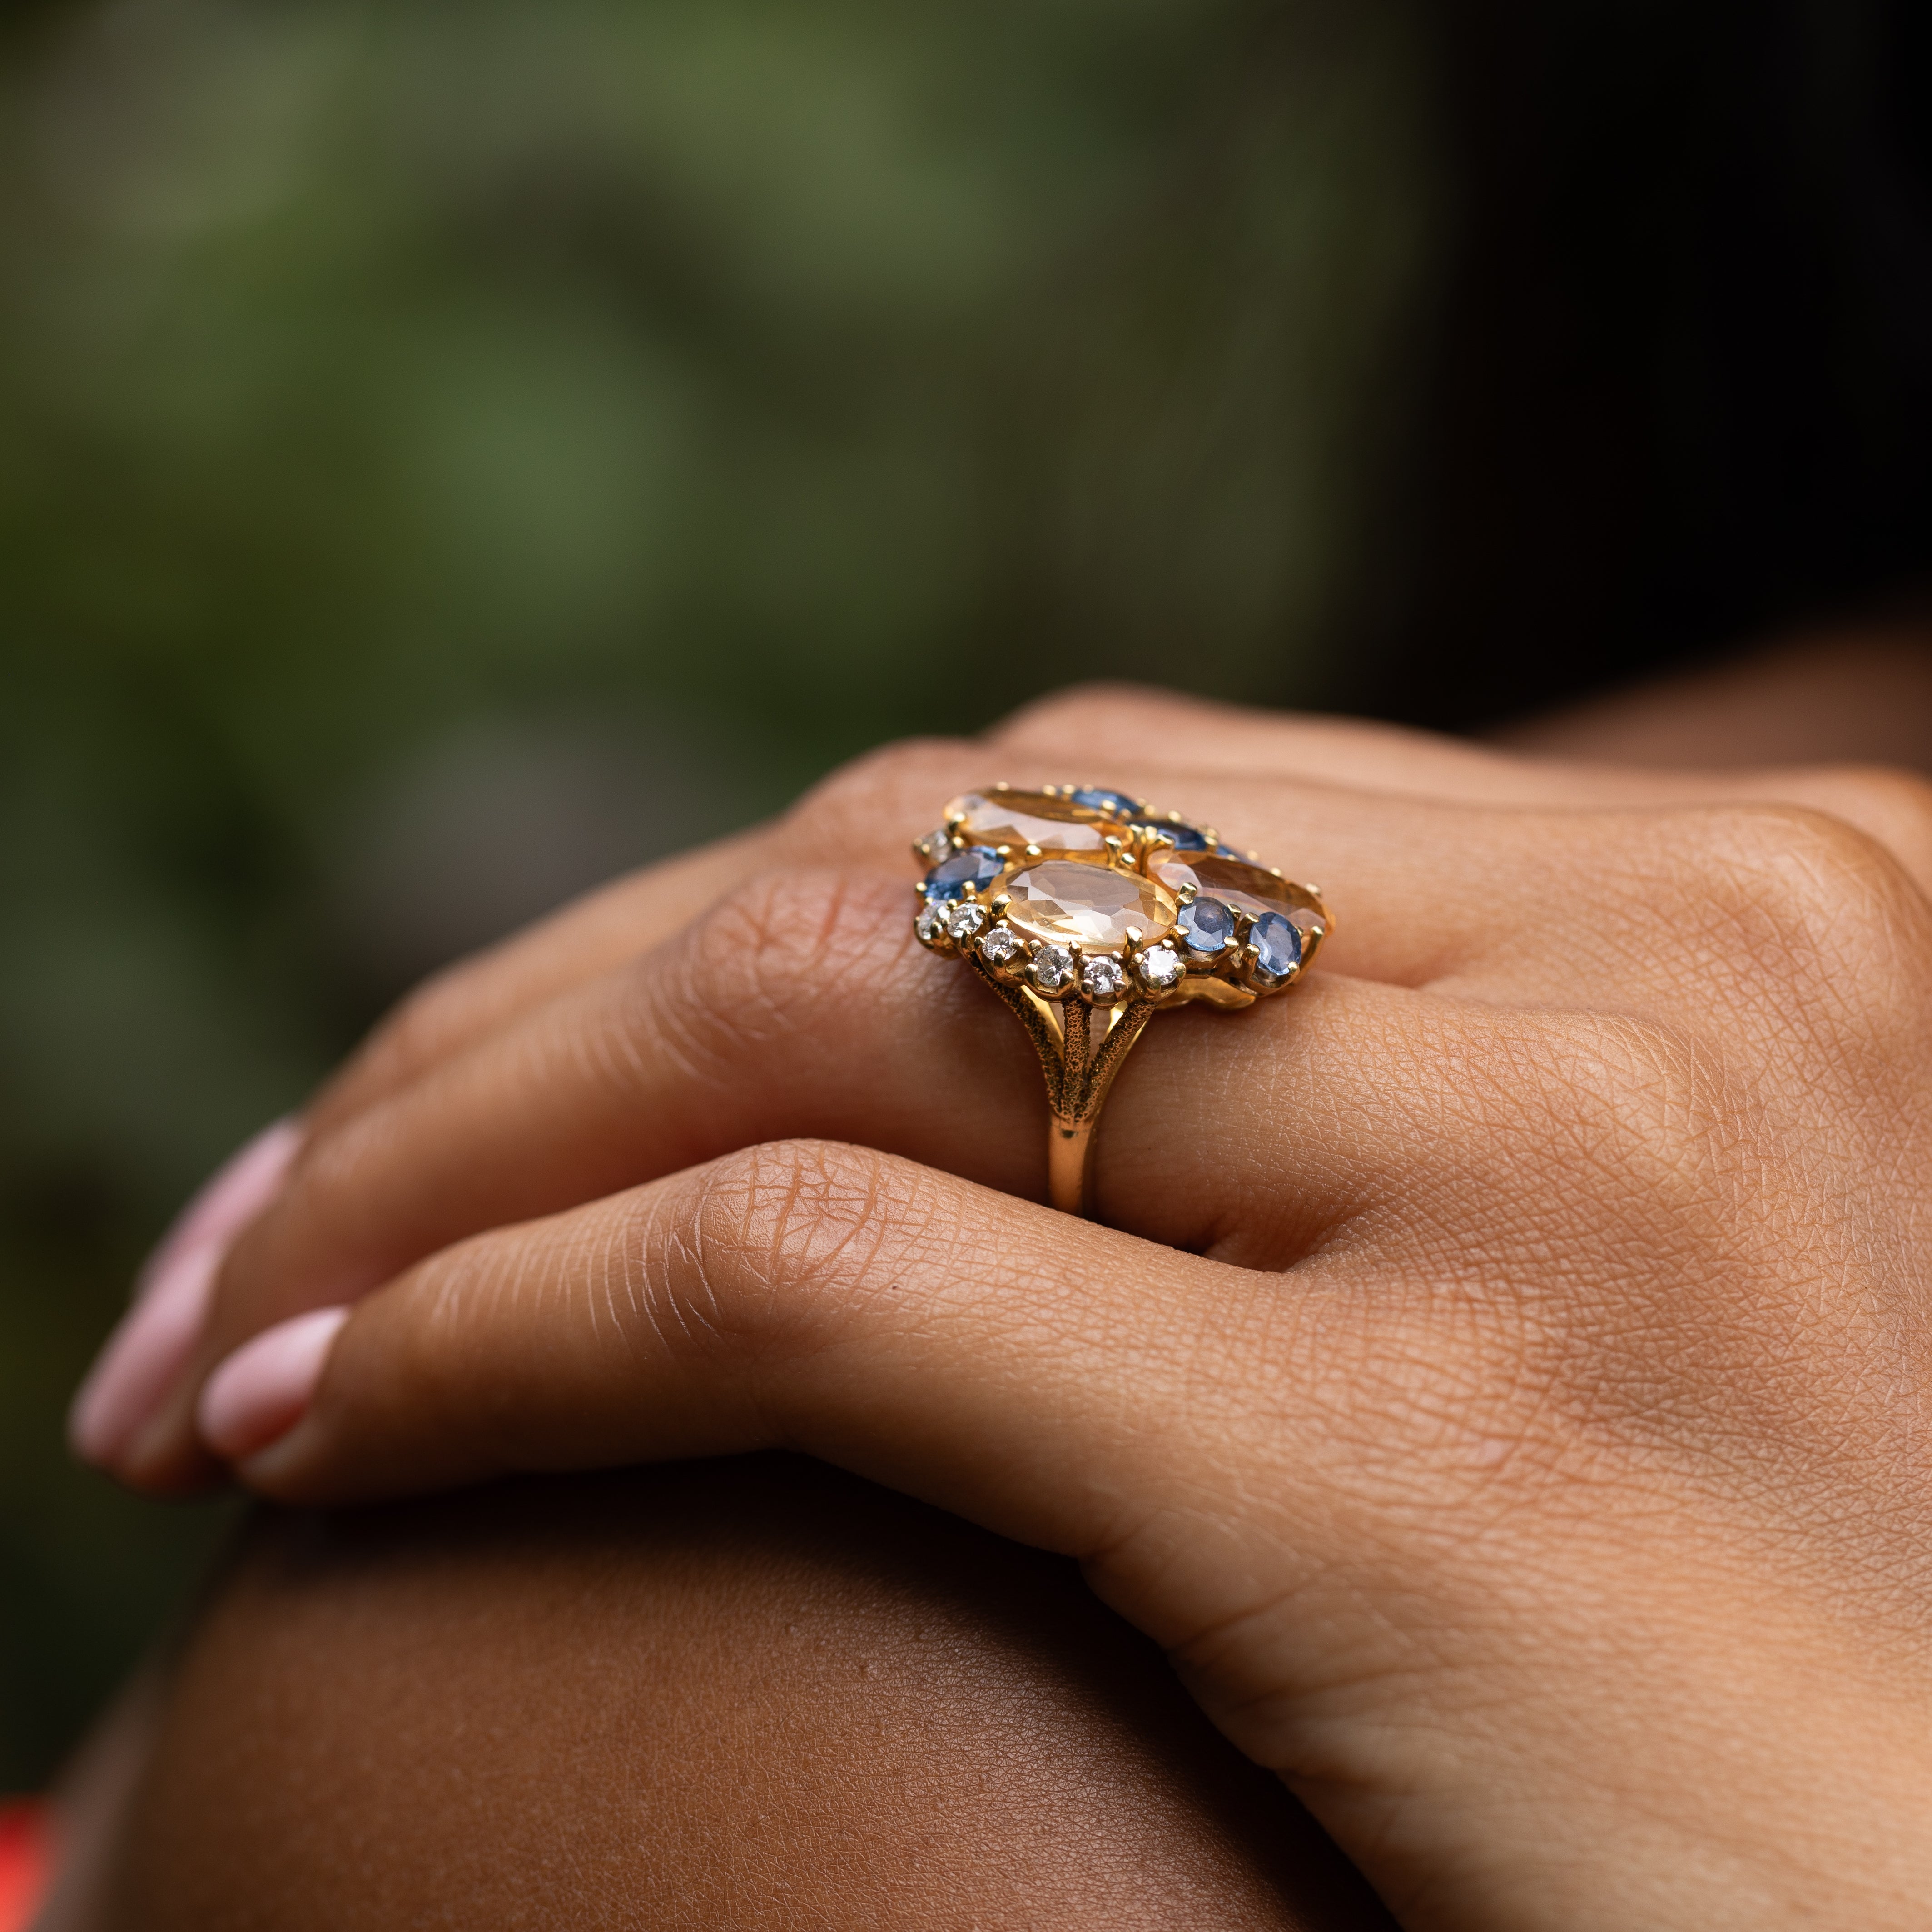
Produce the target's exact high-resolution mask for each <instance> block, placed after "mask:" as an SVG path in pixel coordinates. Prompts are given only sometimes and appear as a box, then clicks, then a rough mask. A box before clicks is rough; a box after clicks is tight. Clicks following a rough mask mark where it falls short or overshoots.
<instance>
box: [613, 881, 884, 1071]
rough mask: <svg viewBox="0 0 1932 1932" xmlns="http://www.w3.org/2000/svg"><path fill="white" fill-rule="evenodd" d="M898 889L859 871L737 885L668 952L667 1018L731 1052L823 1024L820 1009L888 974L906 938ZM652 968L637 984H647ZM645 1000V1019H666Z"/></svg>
mask: <svg viewBox="0 0 1932 1932" xmlns="http://www.w3.org/2000/svg"><path fill="white" fill-rule="evenodd" d="M915 945H916V941H915V940H914V939H913V935H912V922H911V920H910V918H909V917H908V916H907V894H906V892H905V890H904V887H903V886H897V887H895V886H893V885H892V884H891V883H890V882H889V881H887V880H883V879H880V878H875V877H871V876H868V875H866V874H853V873H848V872H838V871H787V872H777V873H771V874H766V875H765V876H764V877H761V878H758V879H754V880H752V881H751V883H749V884H748V885H745V886H741V887H740V888H739V889H738V890H737V891H736V892H733V893H732V894H731V895H730V896H729V897H728V898H726V899H724V901H721V903H720V904H718V905H717V906H715V907H713V908H712V910H711V912H710V913H708V914H707V915H706V916H705V917H704V918H703V919H700V921H699V922H698V923H697V925H696V926H694V927H693V928H692V929H691V932H689V933H688V935H686V938H685V941H684V942H683V944H682V945H681V946H680V947H679V949H678V951H677V953H676V956H675V963H674V965H673V975H674V984H673V998H672V1000H671V1001H670V1002H669V1003H668V1004H669V1006H670V1018H671V1019H673V1021H680V1020H681V1021H682V1023H683V1024H684V1025H685V1026H686V1027H687V1028H691V1029H694V1030H695V1035H694V1037H698V1038H700V1039H703V1040H707V1041H709V1043H711V1044H712V1046H714V1048H715V1046H717V1045H718V1043H719V1042H720V1036H722V1037H724V1038H725V1039H728V1040H729V1042H730V1045H731V1046H732V1048H733V1051H734V1052H735V1051H736V1049H741V1048H742V1047H743V1046H745V1045H747V1044H750V1043H760V1042H769V1041H770V1040H772V1039H773V1038H775V1037H780V1036H782V1035H784V1034H792V1033H796V1032H798V1031H800V1030H804V1029H810V1028H814V1027H816V1026H818V1025H821V1024H823V1022H825V1019H826V1013H827V1008H828V1004H829V1003H830V1002H832V1001H835V1000H836V999H837V998H839V997H841V996H842V995H844V994H845V993H847V992H850V990H852V989H853V988H855V987H856V986H862V985H864V984H865V983H868V981H870V980H874V979H876V978H877V976H878V974H880V971H882V970H887V971H889V970H890V968H891V966H892V964H893V962H895V959H897V958H898V955H899V953H902V952H903V951H904V950H907V949H908V948H910V947H913V946H915ZM656 971H657V969H656V968H655V965H653V964H652V962H644V963H643V964H642V965H640V968H639V973H640V979H645V980H651V981H652V982H653V984H652V994H653V995H654V996H655V992H656V987H655V974H656ZM648 1017H649V1024H651V1025H655V1026H659V1027H661V1026H662V1025H664V1024H666V1022H667V1015H666V1013H665V1012H664V1003H662V1002H661V1001H658V1000H657V999H656V998H655V997H653V998H652V1013H650V1015H649V1016H648Z"/></svg>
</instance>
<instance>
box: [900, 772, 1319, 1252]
mask: <svg viewBox="0 0 1932 1932" xmlns="http://www.w3.org/2000/svg"><path fill="white" fill-rule="evenodd" d="M912 849H913V857H914V858H916V859H917V860H918V861H919V863H920V864H921V865H923V866H925V867H926V868H927V869H926V876H925V877H924V878H923V879H922V880H920V881H919V884H918V886H916V888H915V891H916V894H917V896H918V904H917V906H916V909H915V910H914V912H913V932H915V933H916V934H917V935H918V937H919V944H921V945H922V946H923V947H926V948H927V950H929V951H931V952H933V953H939V954H941V955H943V956H945V957H946V958H948V959H964V960H965V961H966V962H968V964H969V965H971V967H972V968H973V969H974V971H975V972H977V974H979V976H980V978H981V979H983V980H985V981H986V983H987V985H988V986H991V987H992V989H993V991H994V992H996V993H997V994H998V995H999V996H1000V998H1001V999H1003V1000H1004V1001H1005V1002H1006V1003H1007V1005H1008V1006H1009V1007H1011V1008H1012V1009H1013V1011H1014V1013H1016V1014H1017V1015H1018V1016H1019V1019H1020V1021H1021V1022H1022V1025H1025V1028H1026V1030H1027V1032H1028V1035H1029V1036H1030V1037H1031V1039H1032V1040H1033V1043H1034V1047H1035V1048H1036V1049H1037V1050H1038V1052H1039V1054H1040V1067H1041V1069H1042V1070H1043V1072H1044V1073H1045V1074H1046V1097H1047V1104H1048V1106H1049V1107H1050V1108H1051V1109H1052V1112H1053V1120H1052V1126H1051V1127H1050V1128H1049V1131H1048V1136H1047V1192H1048V1196H1049V1199H1051V1200H1052V1203H1053V1205H1054V1206H1055V1207H1056V1208H1061V1209H1064V1211H1066V1212H1067V1213H1068V1214H1085V1212H1086V1211H1087V1175H1088V1166H1089V1163H1090V1157H1091V1151H1092V1148H1093V1140H1094V1126H1095V1124H1096V1123H1097V1121H1099V1119H1100V1109H1101V1106H1102V1105H1103V1103H1105V1101H1106V1097H1107V1090H1108V1088H1109V1087H1110V1086H1112V1084H1113V1080H1114V1076H1115V1074H1117V1073H1118V1072H1119V1071H1120V1069H1121V1061H1124V1059H1126V1058H1127V1054H1128V1052H1129V1050H1130V1049H1131V1048H1132V1047H1133V1043H1135V1041H1136V1040H1139V1038H1140V1037H1141V1034H1142V1031H1143V1030H1144V1029H1145V1027H1146V1025H1147V1023H1148V1021H1149V1020H1150V1019H1152V1018H1153V1017H1154V1015H1155V1014H1156V1013H1160V1012H1161V1011H1162V1010H1163V1009H1165V1008H1167V1007H1180V1006H1185V1005H1187V1004H1189V1003H1190V1002H1191V1001H1197V1000H1199V1001H1206V1002H1207V1004H1208V1005H1210V1006H1211V1007H1219V1008H1220V1009H1221V1010H1223V1011H1224V1012H1235V1011H1238V1010H1241V1008H1244V1007H1251V1006H1253V1004H1255V1002H1256V1001H1257V1000H1259V999H1265V998H1269V997H1271V995H1274V994H1276V993H1280V992H1286V991H1287V989H1289V987H1290V986H1293V985H1294V984H1295V982H1296V981H1297V980H1298V979H1300V978H1301V976H1302V974H1304V972H1306V971H1307V969H1308V967H1309V965H1310V962H1312V961H1313V959H1314V957H1315V954H1316V950H1317V949H1318V948H1319V947H1320V945H1321V944H1322V941H1323V940H1324V939H1325V938H1326V937H1327V936H1328V934H1329V933H1330V932H1331V931H1332V930H1333V929H1334V920H1333V919H1331V917H1330V916H1329V913H1328V908H1327V907H1325V905H1324V904H1322V895H1321V893H1320V892H1319V889H1317V888H1316V887H1315V886H1310V885H1300V884H1298V883H1295V881H1294V880H1292V879H1285V878H1283V877H1282V875H1281V874H1280V872H1279V871H1277V870H1275V869H1274V868H1271V867H1268V866H1265V865H1262V863H1261V862H1260V859H1259V857H1258V856H1257V855H1256V853H1253V852H1250V853H1240V852H1237V851H1235V850H1233V849H1232V847H1229V846H1226V845H1224V844H1222V843H1221V841H1220V838H1219V836H1218V835H1217V834H1216V832H1215V831H1214V828H1213V827H1212V826H1205V825H1196V824H1193V823H1191V822H1190V821H1189V820H1187V819H1184V818H1183V817H1181V814H1179V813H1178V812H1172V811H1170V812H1166V813H1162V812H1156V811H1151V810H1150V809H1149V808H1148V804H1147V802H1146V801H1145V799H1138V798H1130V797H1129V796H1127V794H1126V793H1124V792H1118V791H1112V790H1108V789H1107V788H1106V787H1104V786H1097V785H1042V786H1041V787H1040V788H1039V789H1038V790H1034V791H1020V790H1015V789H1014V788H1013V787H1012V786H1011V785H1006V784H997V785H989V786H988V787H986V789H985V790H981V791H969V792H965V793H962V794H961V796H959V797H958V798H956V799H954V800H953V802H952V803H951V804H950V805H948V806H947V808H946V816H945V820H944V823H942V824H941V826H940V827H939V829H938V830H937V831H935V832H929V833H928V834H927V835H926V837H925V838H922V839H920V840H919V841H917V842H916V844H914V845H913V848H912Z"/></svg>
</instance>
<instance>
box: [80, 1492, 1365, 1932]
mask: <svg viewBox="0 0 1932 1932" xmlns="http://www.w3.org/2000/svg"><path fill="white" fill-rule="evenodd" d="M431 1660H434V1661H431ZM721 1685H727V1686H728V1687H729V1694H728V1695H721V1694H720V1686H721ZM237 1712H245V1713H246V1714H248V1715H247V1720H246V1721H242V1722H238V1721H236V1714H237ZM210 1820H220V1829H219V1830H218V1831H211V1829H209V1821H210ZM87 1922H91V1923H92V1924H95V1925H97V1926H104V1927H122V1926H125V1927H140V1928H142V1932H174V1928H177V1927H178V1928H180V1932H230V1929H231V1928H233V1932H242V1928H245V1927H246V1928H254V1927H275V1928H276V1932H308V1928H311V1927H312V1928H314V1932H342V1928H344V1927H356V1928H366V1927H386V1926H391V1925H394V1926H398V1927H401V1926H418V1925H427V1924H458V1925H465V1926H478V1927H482V1926H488V1927H497V1926H505V1927H507V1926H517V1927H532V1928H535V1927H557V1928H559V1932H563V1928H565V1927H568V1928H570V1932H580V1928H594V1927H617V1926H622V1927H703V1928H706V1932H712V1928H715V1927H731V1928H743V1932H762V1928H766V1927H769V1928H770V1932H780V1928H786V1932H789V1928H792V1927H799V1926H811V1927H825V1928H827V1932H831V1928H846V1927H850V1928H851V1932H865V1928H873V1927H893V1928H904V1932H955V1929H956V1932H968V1928H970V1927H974V1926H985V1925H989V1924H995V1925H1000V1926H1013V1927H1030V1926H1037V1927H1040V1928H1042V1932H1046V1928H1048V1927H1055V1928H1058V1927H1073V1928H1076V1932H1078V1929H1079V1928H1089V1927H1091V1928H1092V1932H1114V1928H1117V1927H1118V1928H1130V1932H1139V1928H1145V1932H1165V1928H1168V1927H1174V1926H1181V1925H1184V1926H1188V1927H1203V1928H1211V1932H1339V1929H1340V1928H1343V1927H1347V1928H1351V1932H1354V1928H1362V1929H1363V1932H1369V1928H1373V1927H1386V1926H1388V1924H1389V1921H1388V1919H1387V1918H1385V1915H1383V1914H1382V1912H1381V1911H1380V1909H1379V1908H1378V1907H1377V1906H1376V1904H1375V1902H1374V1900H1373V1898H1372V1897H1370V1895H1369V1894H1368V1892H1367V1888H1366V1887H1364V1885H1362V1883H1361V1880H1360V1879H1358V1878H1357V1877H1356V1876H1355V1874H1354V1873H1352V1871H1351V1870H1349V1867H1347V1865H1346V1862H1345V1861H1343V1859H1342V1858H1340V1855H1339V1854H1337V1852H1335V1851H1334V1849H1333V1847H1332V1846H1330V1845H1328V1843H1327V1842H1326V1841H1325V1839H1324V1838H1322V1835H1321V1834H1320V1832H1319V1831H1318V1830H1317V1829H1316V1827H1315V1826H1313V1824H1312V1823H1310V1820H1308V1818H1307V1815H1306V1814H1304V1813H1303V1812H1301V1811H1300V1809H1299V1808H1298V1807H1297V1806H1296V1805H1295V1804H1294V1803H1293V1802H1292V1800H1291V1799H1289V1797H1288V1795H1287V1794H1286V1793H1285V1792H1283V1790H1281V1788H1280V1786H1279V1784H1277V1783H1275V1782H1274V1781H1273V1780H1271V1778H1268V1775H1266V1774H1265V1772H1262V1771H1261V1770H1259V1769H1258V1768H1257V1767H1256V1766H1253V1765H1252V1764H1250V1763H1247V1761H1246V1760H1244V1759H1243V1758H1242V1757H1241V1756H1240V1754H1238V1753H1237V1752H1236V1751H1234V1750H1233V1749H1232V1747H1230V1746H1229V1745H1228V1744H1227V1743H1226V1741H1225V1740H1224V1739H1221V1738H1220V1737H1219V1736H1217V1735H1216V1734H1215V1733H1214V1730H1213V1729H1212V1727H1211V1726H1210V1725H1209V1724H1208V1723H1207V1721H1206V1720H1205V1718H1203V1717H1202V1715H1201V1714H1200V1712H1199V1710H1198V1709H1196V1707H1195V1706H1193V1705H1192V1704H1191V1703H1190V1701H1189V1700H1188V1699H1187V1696H1186V1694H1184V1692H1183V1691H1181V1688H1180V1687H1179V1685H1178V1684H1177V1683H1176V1682H1175V1680H1174V1679H1173V1677H1172V1674H1171V1673H1169V1672H1168V1671H1166V1670H1164V1669H1163V1667H1162V1666H1161V1664H1160V1658H1159V1656H1158V1655H1157V1653H1155V1652H1154V1651H1153V1650H1152V1648H1151V1646H1149V1645H1148V1644H1147V1643H1146V1642H1145V1640H1144V1639H1142V1638H1139V1637H1136V1636H1135V1635H1134V1634H1133V1632H1132V1631H1130V1630H1128V1628H1127V1626H1126V1625H1124V1624H1122V1623H1121V1622H1120V1621H1119V1620H1118V1619H1116V1618H1114V1617H1112V1616H1109V1615H1108V1613H1106V1611H1105V1610H1103V1609H1102V1608H1101V1607H1100V1605H1099V1604H1097V1603H1096V1602H1095V1601H1094V1598H1092V1596H1091V1594H1090V1593H1089V1592H1087V1591H1086V1590H1085V1589H1084V1588H1082V1585H1081V1583H1080V1581H1079V1577H1078V1574H1077V1573H1076V1571H1074V1569H1073V1566H1072V1565H1070V1564H1067V1562H1065V1561H1064V1559H1055V1558H1050V1557H1046V1556H1041V1555H1040V1554H1039V1553H1036V1552H1033V1551H1028V1550H1022V1549H1020V1548H1019V1547H1018V1546H1016V1545H1015V1544H1012V1543H1010V1542H1006V1541H1003V1540H1001V1539H1000V1538H995V1537H992V1536H989V1535H986V1533H985V1532H980V1531H974V1530H971V1529H967V1528H965V1526H962V1525H961V1524H959V1523H958V1522H957V1521H956V1520H954V1519H952V1518H950V1517H944V1516H943V1515H941V1514H940V1513H939V1512H938V1511H934V1510H931V1509H929V1508H925V1507H923V1506H922V1505H917V1504H913V1503H910V1502H907V1501H906V1500H905V1499H903V1498H901V1497H898V1496H892V1495H890V1494H889V1493H887V1492H886V1491H884V1490H878V1489H876V1488H874V1487H871V1485H869V1484H862V1483H860V1482H858V1481H856V1480H854V1479H853V1478H850V1477H846V1476H842V1475H838V1474H837V1473H836V1472H833V1471H832V1470H829V1469H826V1468H824V1467H823V1466H822V1465H817V1464H813V1463H807V1462H805V1461H803V1460H801V1459H798V1458H790V1457H761V1458H750V1459H745V1458H739V1459H733V1460H730V1461H727V1462H724V1463H697V1464H686V1465H682V1466H677V1467H676V1468H673V1469H662V1470H647V1471H642V1472H628V1473H626V1474H625V1475H621V1476H617V1477H613V1478H596V1479H572V1480H570V1481H559V1480H557V1479H549V1480H546V1481H523V1482H518V1483H512V1484H505V1485H499V1486H495V1487H490V1488H489V1489H486V1490H478V1491H475V1492H472V1493H469V1495H467V1496H464V1497H463V1498H460V1499H456V1500H455V1501H453V1502H442V1503H434V1504H427V1505H425V1504H410V1505H402V1506H400V1507H398V1508H392V1509H388V1510H383V1511H374V1512H359V1513H353V1514H347V1515H342V1516H335V1517H328V1516H320V1517H319V1516H311V1515H308V1514H302V1513H293V1514H281V1513H269V1514H265V1515H264V1516H263V1517H260V1518H259V1519H257V1522H256V1523H255V1525H254V1528H253V1530H252V1532H251V1535H250V1536H249V1537H248V1540H247V1542H246V1544H245V1547H243V1549H242V1550H241V1552H240V1553H239V1556H238V1558H237V1559H236V1563H235V1565H234V1567H233V1570H232V1572H231V1574H229V1577H227V1578H226V1580H224V1582H223V1586H222V1587H221V1588H220V1590H219V1591H218V1592H217V1595H216V1597H215V1598H214V1601H213V1603H212V1604H211V1607H210V1608H209V1610H208V1612H207V1613H205V1615H204V1616H203V1617H202V1619H200V1620H199V1622H198V1624H197V1626H196V1629H195V1631H194V1632H193V1636H192V1637H191V1639H190V1641H189V1643H188V1644H187V1646H186V1649H185V1651H184V1655H182V1657H181V1659H180V1660H179V1661H178V1665H177V1667H176V1670H175V1683H174V1688H173V1690H172V1695H171V1697H170V1699H169V1705H168V1708H167V1711H166V1715H165V1718H164V1719H163V1722H162V1724H161V1725H160V1729H159V1732H158V1735H157V1740H156V1742H155V1745H154V1751H153V1757H152V1760H151V1763H150V1766H149V1767H148V1774H147V1775H146V1777H145V1779H144V1781H143V1782H142V1786H141V1787H140V1789H139V1793H138V1794H137V1796H136V1799H135V1800H134V1802H133V1805H132V1807H131V1808H130V1812H129V1814H128V1815H127V1818H126V1819H125V1820H124V1823H123V1826H122V1828H121V1832H120V1834H119V1836H118V1849H117V1852H116V1854H115V1857H114V1858H113V1859H112V1860H111V1861H110V1862H109V1864H108V1865H107V1868H106V1874H105V1883H104V1888H103V1895H102V1897H101V1900H100V1903H99V1904H98V1906H97V1915H96V1916H95V1918H93V1919H92V1921H87Z"/></svg>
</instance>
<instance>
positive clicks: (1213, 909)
mask: <svg viewBox="0 0 1932 1932" xmlns="http://www.w3.org/2000/svg"><path fill="white" fill-rule="evenodd" d="M1175 931H1176V932H1178V933H1179V934H1180V935H1181V944H1183V945H1184V946H1185V947H1187V950H1188V951H1189V952H1190V953H1193V954H1194V955H1195V956H1196V958H1197V959H1213V958H1214V956H1216V954H1217V953H1225V952H1226V951H1227V950H1228V948H1229V947H1231V946H1232V945H1233V944H1234V943H1235V909H1234V907H1232V906H1230V905H1223V904H1222V902H1221V901H1220V900H1219V899H1209V898H1199V899H1196V900H1195V901H1194V902H1193V904H1191V905H1184V906H1183V907H1181V916H1180V917H1179V918H1178V919H1176V920H1175Z"/></svg>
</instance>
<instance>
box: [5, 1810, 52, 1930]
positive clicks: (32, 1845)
mask: <svg viewBox="0 0 1932 1932" xmlns="http://www.w3.org/2000/svg"><path fill="white" fill-rule="evenodd" d="M53 1868H54V1835H53V1819H52V1814H51V1812H50V1811H49V1809H48V1808H47V1807H46V1805H43V1804H42V1803H41V1802H40V1800H39V1799H34V1798H21V1799H0V1932H27V1928H28V1926H30V1925H31V1924H32V1923H33V1922H34V1912H36V1911H37V1910H38V1909H39V1907H40V1900H41V1898H42V1897H43V1895H44V1894H45V1893H46V1888H47V1881H48V1880H49V1879H50V1878H52V1876H53Z"/></svg>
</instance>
